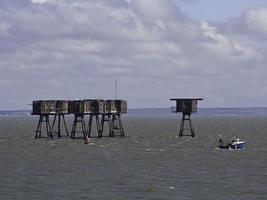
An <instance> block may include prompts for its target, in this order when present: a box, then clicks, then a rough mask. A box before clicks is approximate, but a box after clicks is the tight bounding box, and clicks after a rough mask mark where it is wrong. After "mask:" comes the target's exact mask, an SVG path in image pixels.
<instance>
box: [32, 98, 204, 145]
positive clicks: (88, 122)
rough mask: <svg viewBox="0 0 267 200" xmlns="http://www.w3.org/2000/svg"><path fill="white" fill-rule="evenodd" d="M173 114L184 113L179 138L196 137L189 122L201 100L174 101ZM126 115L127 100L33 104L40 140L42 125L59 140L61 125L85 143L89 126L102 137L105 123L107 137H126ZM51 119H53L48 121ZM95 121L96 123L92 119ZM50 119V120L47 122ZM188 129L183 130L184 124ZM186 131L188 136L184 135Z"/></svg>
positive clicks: (48, 133)
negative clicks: (123, 117)
mask: <svg viewBox="0 0 267 200" xmlns="http://www.w3.org/2000/svg"><path fill="white" fill-rule="evenodd" d="M171 100H172V101H175V102H176V106H175V107H172V112H175V113H179V112H181V113H183V117H182V120H181V125H180V130H179V136H180V137H182V136H191V137H195V131H194V128H193V125H192V121H191V113H193V112H197V102H198V101H199V100H203V99H201V98H194V99H192V98H190V99H189V98H186V99H185V98H176V99H171ZM126 113H127V101H125V100H121V99H115V100H114V99H110V100H103V99H84V100H36V101H33V103H32V115H39V121H38V125H37V128H36V131H35V133H36V134H35V137H36V138H41V137H43V136H42V132H43V130H42V127H43V125H44V126H45V128H44V129H45V130H46V136H45V137H50V138H54V137H55V136H56V137H61V136H62V134H61V132H62V131H61V126H62V124H63V126H64V129H65V132H66V135H67V136H70V138H72V139H75V138H82V139H84V140H85V141H88V140H89V138H91V137H93V136H92V135H91V132H92V125H93V124H95V125H96V134H94V135H96V136H94V137H99V138H101V137H103V132H104V126H105V124H108V129H109V135H108V136H109V137H114V136H122V137H123V136H125V133H124V129H123V125H122V120H121V115H122V114H126ZM69 114H72V115H74V119H73V123H72V128H71V133H70V134H69V131H68V128H67V123H66V119H65V115H69ZM51 118H52V119H51ZM94 119H95V123H93V120H94ZM50 120H52V121H50ZM186 122H188V123H187V127H186V128H185V123H186ZM185 131H187V132H186V133H187V134H184V132H185Z"/></svg>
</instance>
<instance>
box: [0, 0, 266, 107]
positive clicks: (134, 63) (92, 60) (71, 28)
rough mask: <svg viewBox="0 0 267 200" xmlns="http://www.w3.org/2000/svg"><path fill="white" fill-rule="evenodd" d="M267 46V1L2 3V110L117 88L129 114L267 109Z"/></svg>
mask: <svg viewBox="0 0 267 200" xmlns="http://www.w3.org/2000/svg"><path fill="white" fill-rule="evenodd" d="M222 2H223V3H222ZM266 40H267V1H263V0H234V1H233V0H224V1H214V0H153V1H152V0H149V1H148V0H1V1H0V95H1V98H0V110H15V109H30V108H31V107H30V106H29V104H31V102H32V101H33V100H37V99H67V100H68V99H90V98H102V99H113V98H115V80H117V83H118V84H117V85H118V97H119V98H121V99H125V100H127V101H128V107H129V108H149V107H170V106H172V102H170V98H195V97H198V98H204V101H202V102H200V103H199V106H200V107H266V106H267V88H266V87H267V78H266V77H267V65H266V63H267V57H266V53H267V43H266V42H265V41H266Z"/></svg>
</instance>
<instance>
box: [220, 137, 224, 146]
mask: <svg viewBox="0 0 267 200" xmlns="http://www.w3.org/2000/svg"><path fill="white" fill-rule="evenodd" d="M219 146H223V139H222V136H221V135H219Z"/></svg>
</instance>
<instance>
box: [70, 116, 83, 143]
mask: <svg viewBox="0 0 267 200" xmlns="http://www.w3.org/2000/svg"><path fill="white" fill-rule="evenodd" d="M78 123H80V124H81V132H82V134H83V138H84V139H86V135H87V134H86V128H85V121H84V115H77V114H75V116H74V121H73V125H72V130H71V136H70V137H71V138H72V139H75V134H76V130H77V125H78Z"/></svg>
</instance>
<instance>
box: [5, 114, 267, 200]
mask: <svg viewBox="0 0 267 200" xmlns="http://www.w3.org/2000/svg"><path fill="white" fill-rule="evenodd" d="M180 117H181V116H179V117H177V116H176V117H175V116H125V117H123V123H124V127H125V133H126V137H125V138H121V137H115V138H109V137H104V138H101V139H97V138H94V139H92V143H91V144H88V145H85V144H83V141H82V140H79V139H75V140H71V139H69V138H68V137H63V138H61V139H47V138H42V139H35V138H34V130H35V128H36V125H37V120H38V118H35V117H29V116H20V117H14V116H6V117H5V116H2V117H0V199H4V200H5V199H23V200H24V199H25V200H29V199H32V200H33V199H34V200H36V199H37V200H38V199H99V200H105V199H108V200H109V199H116V200H120V199H122V200H124V199H153V200H154V199H155V200H156V199H158V200H165V199H182V200H183V199H200V200H201V199H203V200H209V199H211V200H214V199H218V200H220V199H223V200H225V199H240V200H246V199H247V200H252V199H253V200H254V199H262V200H266V199H267V116H260V115H259V116H250V115H248V116H246V115H240V116H209V115H204V116H202V115H196V116H194V117H193V120H194V121H193V122H194V126H195V129H196V137H195V138H193V139H192V138H189V137H183V138H179V137H178V136H177V135H178V128H179V120H180ZM68 120H69V122H68V125H69V126H71V120H72V118H71V117H70V118H69V119H68ZM93 131H94V132H95V129H93ZM106 131H107V129H106ZM219 134H220V135H222V136H223V137H224V138H225V139H230V138H231V137H233V136H236V137H239V138H240V139H242V140H245V141H246V142H247V147H246V149H245V150H242V151H241V150H219V149H217V148H216V146H217V142H218V135H219ZM105 135H107V132H106V133H105ZM44 136H45V135H44Z"/></svg>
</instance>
